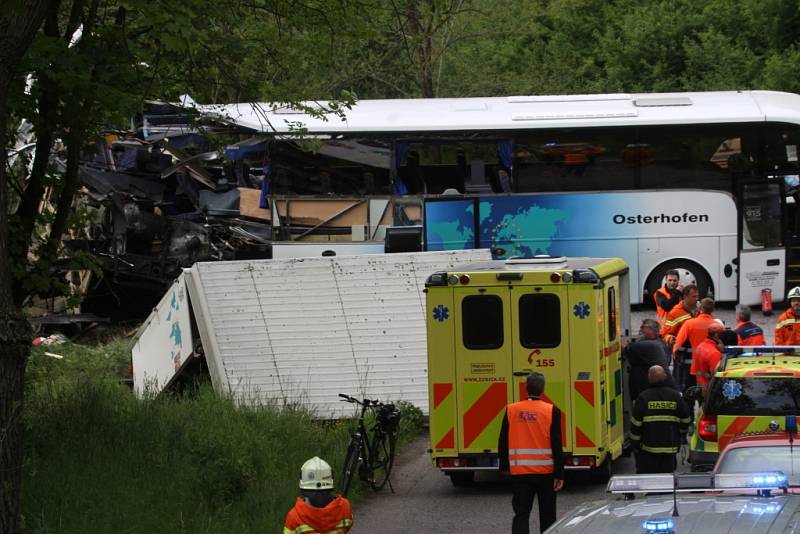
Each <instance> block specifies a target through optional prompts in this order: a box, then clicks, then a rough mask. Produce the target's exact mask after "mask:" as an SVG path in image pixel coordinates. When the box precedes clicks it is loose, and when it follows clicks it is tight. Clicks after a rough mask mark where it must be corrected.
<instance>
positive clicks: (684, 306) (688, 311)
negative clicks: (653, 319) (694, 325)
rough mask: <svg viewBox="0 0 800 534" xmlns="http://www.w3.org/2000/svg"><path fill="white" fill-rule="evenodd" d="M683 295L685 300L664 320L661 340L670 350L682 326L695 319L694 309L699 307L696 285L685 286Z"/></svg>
mask: <svg viewBox="0 0 800 534" xmlns="http://www.w3.org/2000/svg"><path fill="white" fill-rule="evenodd" d="M681 294H682V295H683V300H681V301H680V302H679V303H677V304H676V305H675V306H674V307H673V308H672V309H671V310H670V311H669V312H667V316H666V317H665V318H664V325H663V326H662V327H661V331H660V332H659V334H660V335H661V339H663V340H664V343H666V344H667V346H668V347H670V348H671V347H672V346H673V345H675V338H676V337H677V336H678V332H679V331H680V329H681V325H682V324H683V323H684V322H685V321H688V320H689V319H691V318H692V317H694V309H695V307H696V306H697V298H698V291H697V286H696V285H694V284H689V285H688V286H684V288H683V291H681Z"/></svg>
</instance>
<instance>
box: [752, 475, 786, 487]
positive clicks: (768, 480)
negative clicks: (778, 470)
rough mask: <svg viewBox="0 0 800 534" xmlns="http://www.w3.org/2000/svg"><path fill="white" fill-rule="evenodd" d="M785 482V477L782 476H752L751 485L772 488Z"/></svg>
mask: <svg viewBox="0 0 800 534" xmlns="http://www.w3.org/2000/svg"><path fill="white" fill-rule="evenodd" d="M785 482H786V477H785V476H784V475H777V474H772V473H770V474H764V475H753V485H754V486H769V487H773V486H775V485H778V484H783V483H785Z"/></svg>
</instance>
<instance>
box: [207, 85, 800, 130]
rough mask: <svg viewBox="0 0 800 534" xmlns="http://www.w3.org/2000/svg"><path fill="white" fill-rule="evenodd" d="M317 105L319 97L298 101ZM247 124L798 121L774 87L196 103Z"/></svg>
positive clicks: (533, 125)
mask: <svg viewBox="0 0 800 534" xmlns="http://www.w3.org/2000/svg"><path fill="white" fill-rule="evenodd" d="M305 105H306V106H308V107H310V108H311V109H322V107H323V106H324V105H325V102H324V101H319V102H306V103H305ZM198 109H199V111H200V112H201V114H203V115H206V116H209V117H214V118H218V119H219V118H221V119H222V120H224V121H225V122H230V123H233V124H236V125H238V126H240V127H243V128H246V129H249V130H252V131H254V132H265V133H274V134H292V133H293V132H296V131H297V128H298V123H299V124H300V125H302V127H303V128H305V129H306V135H308V134H311V135H315V134H316V135H324V134H333V135H337V134H351V135H352V134H360V133H363V134H376V133H395V134H396V133H401V134H402V133H408V134H413V133H424V132H431V133H433V132H436V133H444V132H454V133H455V132H476V131H486V132H497V131H503V130H508V131H513V130H529V129H541V128H547V129H552V128H577V127H598V126H638V125H675V124H713V123H736V122H763V121H774V122H786V123H792V124H800V96H799V95H796V94H792V93H781V92H776V91H715V92H697V93H631V94H627V93H626V94H597V95H563V96H509V97H486V98H428V99H423V98H417V99H396V100H359V101H358V102H357V103H356V104H355V105H354V106H353V108H352V109H350V110H345V115H346V118H345V119H344V120H342V119H340V118H339V117H337V116H332V115H329V116H328V118H327V120H324V119H322V118H319V117H313V116H311V115H309V114H308V113H304V112H300V111H297V110H293V109H290V108H288V107H286V106H285V105H282V104H269V103H260V104H259V103H256V104H249V103H241V104H227V105H206V106H198Z"/></svg>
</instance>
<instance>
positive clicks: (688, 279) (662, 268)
mask: <svg viewBox="0 0 800 534" xmlns="http://www.w3.org/2000/svg"><path fill="white" fill-rule="evenodd" d="M672 269H675V270H676V271H678V272H679V273H680V274H681V285H688V284H694V285H696V286H697V290H698V294H699V296H700V298H701V299H702V298H704V297H713V296H714V287H713V286H712V284H711V277H710V276H709V275H708V272H706V270H705V269H704V268H703V267H702V266H701V265H699V264H697V263H695V262H693V261H691V260H669V261H665V262H664V263H662V264H661V265H659V266H658V267H656V268H655V269H653V271H652V272H651V273H650V276H648V277H647V282H646V283H645V290H646V291H647V295H648V296H647V298H646V299H645V302H647V303H648V304H649V305H650V307H654V306H655V304H654V302H653V295H655V293H656V291H658V288H660V287H662V286H663V285H664V274H665V273H666V272H667V271H669V270H672Z"/></svg>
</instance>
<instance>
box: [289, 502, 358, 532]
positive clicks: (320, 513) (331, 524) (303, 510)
mask: <svg viewBox="0 0 800 534" xmlns="http://www.w3.org/2000/svg"><path fill="white" fill-rule="evenodd" d="M352 526H353V512H352V511H351V509H350V501H348V500H347V499H345V498H344V497H342V496H338V497H336V498H335V499H334V500H333V501H331V502H330V503H328V505H327V506H325V508H315V507H314V506H311V505H310V504H308V503H307V502H305V501H304V500H303V499H301V498H300V497H298V498H297V501H296V502H295V505H294V508H292V509H291V510H289V513H288V514H286V522H285V523H284V525H283V534H347V532H349V531H350V528H351V527H352Z"/></svg>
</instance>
